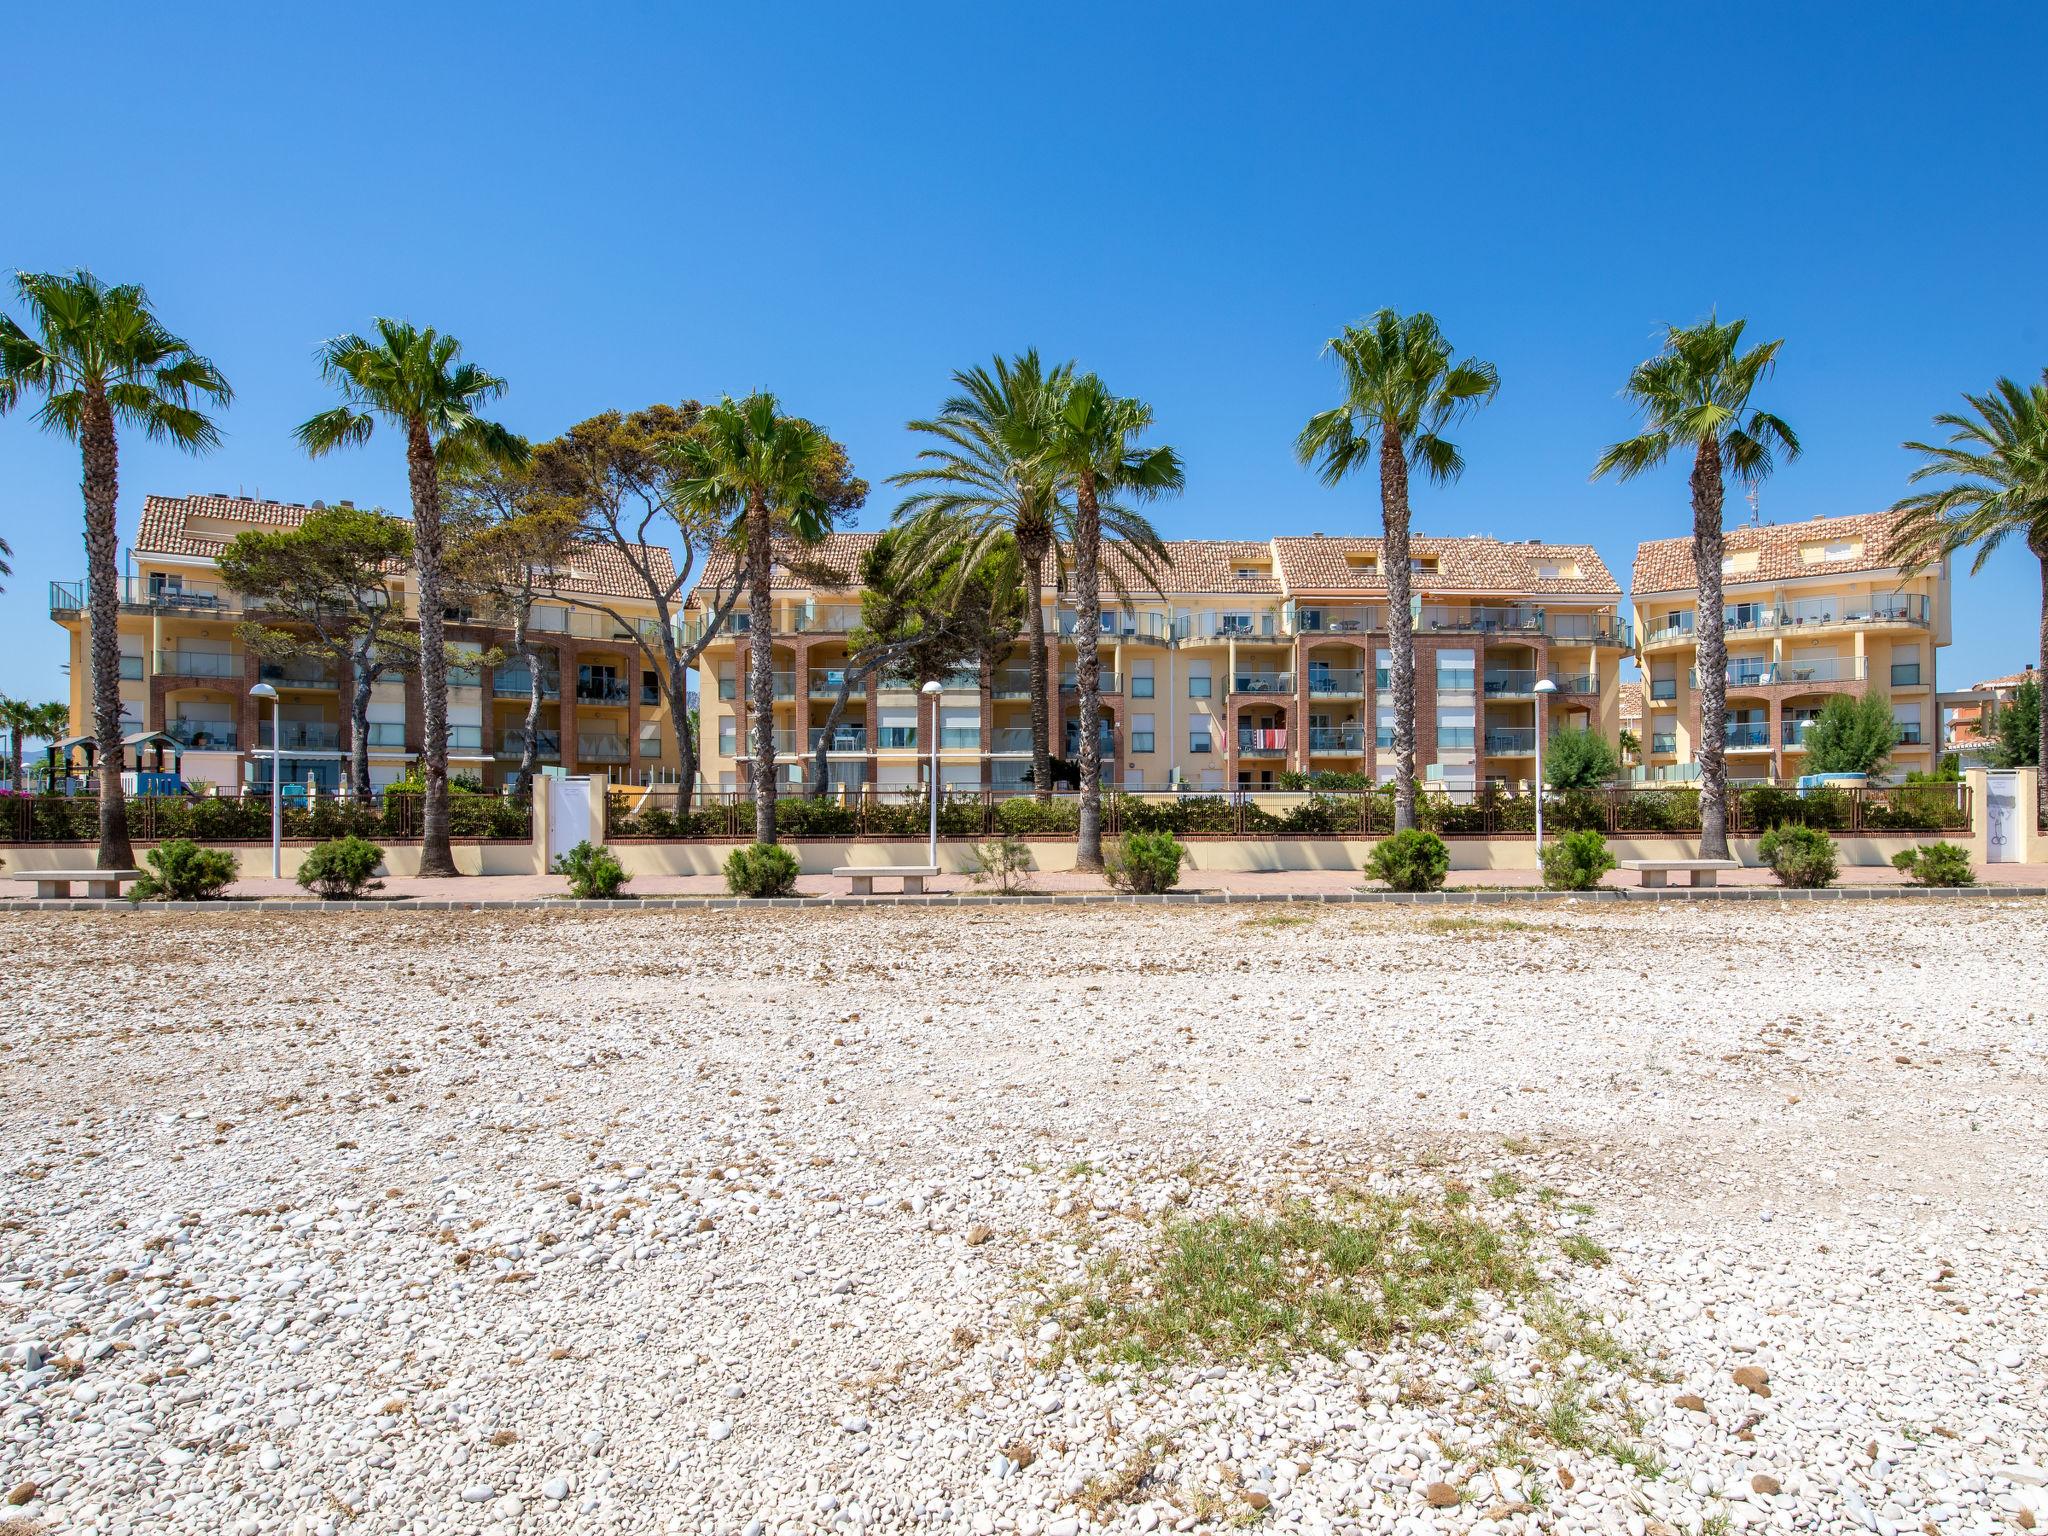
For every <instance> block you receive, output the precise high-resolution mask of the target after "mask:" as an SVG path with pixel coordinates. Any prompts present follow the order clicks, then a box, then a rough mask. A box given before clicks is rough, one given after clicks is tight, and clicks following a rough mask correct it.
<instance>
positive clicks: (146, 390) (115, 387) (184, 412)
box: [0, 269, 234, 869]
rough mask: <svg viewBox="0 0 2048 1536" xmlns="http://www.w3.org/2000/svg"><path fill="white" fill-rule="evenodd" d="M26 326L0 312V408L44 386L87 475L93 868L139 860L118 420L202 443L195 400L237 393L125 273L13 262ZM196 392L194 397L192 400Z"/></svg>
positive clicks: (204, 424)
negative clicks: (124, 660) (124, 724)
mask: <svg viewBox="0 0 2048 1536" xmlns="http://www.w3.org/2000/svg"><path fill="white" fill-rule="evenodd" d="M14 289H15V293H16V294H17V295H18V296H19V298H20V299H21V302H22V304H23V306H24V307H25V308H26V310H27V312H28V328H27V329H24V328H23V326H22V325H20V324H19V323H17V322H16V321H15V320H14V318H13V317H12V316H9V315H5V314H0V415H4V414H5V413H6V412H7V411H9V410H11V409H13V407H14V406H16V405H17V404H19V403H20V401H21V400H22V398H23V397H24V396H25V395H28V394H31V393H33V394H38V395H40V396H42V400H43V403H42V407H41V409H39V410H38V411H37V412H36V421H37V422H38V424H39V425H41V426H42V427H43V428H44V430H46V431H50V432H58V433H61V434H63V435H64V436H65V437H68V438H70V439H71V441H73V442H74V443H76V444H78V449H79V456H80V458H81V459H82V460H83V461H84V465H85V477H84V491H85V575H86V594H87V595H86V622H87V627H88V629H89V630H90V632H91V637H92V709H93V734H94V735H95V736H96V737H97V738H98V754H99V770H100V795H99V801H100V804H99V812H100V848H99V867H100V868H101V869H127V868H130V867H132V866H133V865H134V863H135V850H134V848H133V847H132V846H131V845H130V843H129V841H128V805H127V801H126V800H125V799H124V798H123V797H122V794H121V770H122V768H123V767H124V766H125V765H124V763H123V747H122V742H121V632H120V624H121V590H120V575H119V569H118V566H117V564H116V558H117V556H118V554H119V551H120V536H119V531H118V529H117V527H116V525H115V504H116V502H117V501H118V499H119V496H120V445H119V442H118V440H117V436H116V428H117V427H130V428H135V429H138V430H140V431H141V432H142V433H143V435H144V436H146V437H148V438H150V439H152V440H153V441H157V442H166V443H170V444H172V445H173V446H175V447H178V448H182V449H184V450H185V451H186V452H188V453H203V452H205V451H206V450H207V449H209V448H212V447H214V446H215V445H217V444H218V443H219V442H220V429H219V428H218V427H217V426H215V425H214V423H213V421H212V419H211V418H210V417H208V416H207V415H206V414H205V412H204V411H203V410H202V409H201V408H200V407H201V405H203V404H207V403H210V404H212V405H214V406H224V405H226V404H227V403H228V402H229V401H230V400H232V399H233V398H234V391H233V390H231V389H229V388H228V382H227V380H226V379H224V378H223V377H221V373H220V370H219V369H218V368H216V367H214V365H213V364H212V363H210V362H208V361H207V360H206V359H205V358H204V357H201V356H200V355H199V354H198V353H197V352H195V351H194V350H193V349H192V347H191V344H190V343H188V342H186V341H185V340H183V339H182V338H181V337H178V336H174V335H172V334H171V332H170V331H169V330H168V329H167V328H166V327H165V326H164V324H163V322H162V321H160V320H159V319H157V317H156V314H155V312H154V311H153V310H152V309H151V308H150V304H149V296H148V295H147V294H146V293H144V292H143V291H142V289H141V288H139V287H137V286H135V285H134V284H130V283H123V284H117V285H114V286H111V287H110V286H108V285H107V284H105V283H103V282H101V281H100V280H99V279H98V278H96V277H94V276H93V275H92V274H91V273H90V272H87V271H85V270H83V269H80V270H78V271H76V272H69V273H63V272H17V273H15V275H14ZM195 402H198V403H195Z"/></svg>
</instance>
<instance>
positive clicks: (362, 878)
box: [299, 837, 384, 900]
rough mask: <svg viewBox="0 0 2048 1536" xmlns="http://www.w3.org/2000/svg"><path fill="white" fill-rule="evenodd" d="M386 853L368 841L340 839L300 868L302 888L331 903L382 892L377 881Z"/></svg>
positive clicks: (309, 857)
mask: <svg viewBox="0 0 2048 1536" xmlns="http://www.w3.org/2000/svg"><path fill="white" fill-rule="evenodd" d="M383 862H384V850H383V849H382V848H379V847H378V846H377V845H376V844H375V843H373V842H371V841H370V840H369V839H368V838H362V837H337V838H335V839H334V840H333V841H331V842H325V843H322V844H321V845H320V846H319V847H318V848H315V849H314V850H313V851H312V852H311V853H309V854H307V855H306V857H305V859H304V861H303V862H302V863H301V864H300V865H299V884H300V885H302V886H304V887H305V888H306V889H307V890H309V891H313V892H316V893H318V894H319V895H321V896H323V897H326V898H328V899H330V900H332V899H334V898H336V897H347V898H350V899H354V898H356V897H359V896H361V895H362V894H363V893H364V892H365V891H381V890H383V889H384V882H383V881H382V880H379V879H377V878H376V876H377V866H378V865H379V864H381V863H383Z"/></svg>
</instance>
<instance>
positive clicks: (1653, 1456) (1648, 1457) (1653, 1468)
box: [1592, 1439, 1664, 1483]
mask: <svg viewBox="0 0 2048 1536" xmlns="http://www.w3.org/2000/svg"><path fill="white" fill-rule="evenodd" d="M1592 1449H1593V1450H1594V1452H1596V1453H1597V1454H1599V1455H1601V1456H1605V1457H1606V1458H1607V1459H1608V1460H1609V1461H1611V1462H1614V1463H1615V1464H1616V1465H1617V1466H1623V1467H1627V1468H1628V1469H1629V1470H1630V1471H1631V1472H1633V1473H1635V1474H1636V1475H1637V1476H1638V1477H1640V1478H1643V1479H1645V1480H1646V1481H1649V1482H1653V1483H1654V1482H1656V1481H1657V1479H1658V1478H1660V1477H1662V1476H1663V1475H1664V1463H1663V1462H1662V1461H1660V1460H1659V1459H1658V1457H1657V1453H1656V1452H1655V1451H1652V1450H1647V1449H1645V1448H1644V1447H1642V1446H1639V1445H1630V1444H1628V1443H1627V1442H1626V1441H1623V1440H1611V1439H1610V1440H1601V1441H1598V1442H1596V1443H1595V1444H1594V1445H1593V1447H1592Z"/></svg>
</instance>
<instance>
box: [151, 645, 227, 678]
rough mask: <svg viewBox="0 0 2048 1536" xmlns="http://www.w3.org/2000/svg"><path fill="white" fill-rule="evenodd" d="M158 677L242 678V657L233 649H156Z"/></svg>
mask: <svg viewBox="0 0 2048 1536" xmlns="http://www.w3.org/2000/svg"><path fill="white" fill-rule="evenodd" d="M156 675H157V676H158V677H205V678H213V679H216V680H219V681H223V682H225V681H228V680H230V679H232V680H233V681H235V682H240V681H241V679H242V658H241V655H240V653H239V652H235V651H158V652H157V653H156Z"/></svg>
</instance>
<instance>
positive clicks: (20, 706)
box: [0, 697, 71, 792]
mask: <svg viewBox="0 0 2048 1536" xmlns="http://www.w3.org/2000/svg"><path fill="white" fill-rule="evenodd" d="M70 723H71V706H70V705H68V704H54V703H53V704H31V703H29V701H28V700H27V699H10V698H5V697H0V726H4V727H5V728H6V731H7V738H8V743H9V745H8V762H7V769H8V774H7V781H8V783H9V784H11V785H13V787H14V789H15V790H16V792H19V791H20V789H21V771H22V769H21V761H22V744H23V743H24V742H27V741H29V740H31V739H34V740H37V741H55V740H56V739H57V738H58V737H59V736H61V735H62V734H63V733H64V728H65V726H67V725H69V724H70Z"/></svg>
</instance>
